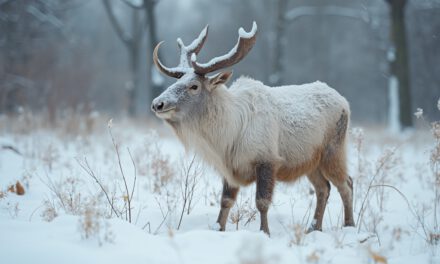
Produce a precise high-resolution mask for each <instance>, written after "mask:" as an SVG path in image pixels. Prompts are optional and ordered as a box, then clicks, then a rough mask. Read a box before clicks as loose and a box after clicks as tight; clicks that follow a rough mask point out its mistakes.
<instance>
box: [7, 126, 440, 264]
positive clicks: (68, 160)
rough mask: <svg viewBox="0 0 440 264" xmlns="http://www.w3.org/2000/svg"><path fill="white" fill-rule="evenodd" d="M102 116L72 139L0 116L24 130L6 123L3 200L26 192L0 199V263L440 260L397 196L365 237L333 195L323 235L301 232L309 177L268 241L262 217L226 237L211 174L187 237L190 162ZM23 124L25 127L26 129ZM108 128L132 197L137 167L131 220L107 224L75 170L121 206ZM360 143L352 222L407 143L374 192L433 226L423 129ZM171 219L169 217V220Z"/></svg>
mask: <svg viewBox="0 0 440 264" xmlns="http://www.w3.org/2000/svg"><path fill="white" fill-rule="evenodd" d="M100 118H101V117H98V121H96V127H98V128H97V129H96V130H94V131H92V132H91V133H85V132H84V133H79V134H75V135H72V134H66V133H69V130H66V129H65V128H66V127H68V126H67V124H66V127H64V128H63V127H60V128H55V129H44V128H38V127H41V126H38V125H33V121H30V122H28V121H27V122H24V121H20V122H22V123H19V121H14V122H12V123H7V122H8V121H5V120H4V119H0V122H6V123H7V124H9V125H8V126H7V127H8V129H10V128H9V127H11V126H12V127H17V129H15V130H13V129H11V130H10V131H5V127H6V126H2V129H3V130H2V132H1V133H2V134H1V135H2V136H1V139H0V144H1V145H12V146H14V147H16V148H17V149H18V150H20V152H21V153H22V155H19V154H17V153H14V152H12V151H10V150H6V149H0V191H5V190H6V189H7V187H8V186H9V185H10V184H14V183H15V182H16V181H17V180H18V181H20V182H21V183H23V185H24V186H25V189H26V193H25V195H23V196H18V195H16V194H14V193H7V194H6V196H5V197H3V198H0V232H1V236H0V245H1V246H0V256H2V257H1V262H2V263H17V264H20V263H106V264H108V263H337V264H345V263H350V264H351V263H375V262H374V259H378V257H379V256H383V257H384V258H385V259H386V260H387V261H388V263H399V264H401V263H402V264H405V263H439V261H440V258H439V255H438V254H439V248H438V247H439V246H438V245H435V244H434V245H430V244H429V243H427V242H426V240H425V238H424V237H423V230H422V227H421V225H420V223H419V222H418V220H417V218H416V217H415V216H414V215H413V214H412V212H411V210H408V205H407V204H406V202H405V201H404V199H403V198H402V197H401V195H399V193H397V192H396V191H393V190H391V189H383V190H382V189H379V188H376V189H375V190H373V189H372V190H371V193H370V199H369V200H368V207H367V210H366V211H365V213H364V218H363V223H362V226H361V229H360V230H358V227H356V228H353V227H347V228H343V227H341V223H342V219H343V216H342V204H341V201H340V197H339V195H338V193H337V190H336V189H335V188H332V191H331V194H330V198H329V201H328V206H327V209H326V211H325V215H324V223H323V232H312V233H309V234H304V230H305V229H306V228H307V227H308V226H309V225H310V224H312V217H311V215H312V214H313V208H314V204H315V195H314V194H313V193H310V187H311V186H310V184H309V183H308V182H307V181H306V180H299V181H298V182H296V183H295V184H291V185H284V184H277V186H276V190H275V192H274V193H275V197H274V201H273V204H272V206H271V208H270V210H269V225H270V228H271V237H268V236H266V235H265V234H263V233H262V232H260V231H259V216H258V214H257V215H256V218H255V219H250V221H249V223H246V220H242V221H240V223H239V224H238V230H236V224H235V223H232V222H231V221H232V220H231V219H229V220H228V224H227V227H226V229H227V230H226V232H219V231H216V230H217V229H218V226H217V224H216V223H215V221H216V218H217V213H218V210H219V208H220V205H219V194H220V190H221V180H220V178H219V177H218V175H217V174H216V173H215V172H214V171H213V170H211V169H210V168H204V169H203V173H201V174H199V175H198V178H197V179H198V181H197V185H196V186H195V194H194V197H195V198H194V201H193V204H192V208H191V211H190V213H189V214H187V213H186V212H185V214H184V216H183V219H182V223H181V228H180V229H179V230H177V229H176V227H177V224H178V221H179V218H180V212H181V208H182V196H181V192H182V188H181V187H182V186H181V185H180V184H181V183H182V181H181V179H182V176H181V175H180V170H179V168H180V165H179V164H181V163H182V162H187V161H188V159H190V157H191V156H192V155H191V154H190V153H185V150H184V148H183V146H182V145H181V144H180V143H179V142H178V141H177V140H176V139H175V137H174V136H173V135H172V134H171V133H170V130H169V129H167V128H164V127H161V126H154V127H153V126H151V125H139V123H135V122H130V121H125V120H120V119H113V121H112V125H111V126H110V127H107V124H108V123H107V120H108V119H105V120H104V118H103V119H102V120H101V119H100ZM70 125H72V124H70ZM23 127H24V128H26V127H27V129H24V130H19V129H21V128H23ZM108 129H112V134H113V135H114V139H115V141H116V143H117V144H118V146H119V151H120V154H121V163H122V166H123V169H124V172H125V175H126V177H127V179H128V186H129V188H131V186H132V183H133V176H134V169H133V167H132V162H131V160H130V157H129V155H128V152H127V148H129V149H130V152H131V153H132V155H133V159H134V161H135V164H136V169H137V170H136V171H137V183H136V187H135V192H134V197H133V200H132V203H133V204H132V206H133V215H134V217H133V221H132V223H129V222H128V221H126V220H125V219H121V218H117V217H115V216H114V215H113V216H108V215H107V214H108V213H109V210H108V209H109V207H108V204H107V203H106V201H105V198H104V197H103V194H102V192H101V191H100V189H99V187H98V186H97V184H96V183H95V182H94V181H93V179H91V178H90V176H88V175H87V173H85V171H84V170H83V169H82V168H81V167H80V166H79V164H78V160H79V161H82V160H84V158H85V157H86V158H87V160H88V162H89V164H90V167H91V169H92V170H93V171H94V172H95V173H96V175H97V177H98V178H99V179H100V180H102V182H103V183H104V184H105V185H106V186H107V188H108V190H109V192H110V193H112V192H115V194H116V195H115V199H116V204H117V205H120V204H118V203H120V202H122V201H123V199H122V193H121V190H123V188H120V187H122V186H123V183H122V180H121V175H120V173H119V167H118V162H117V157H116V154H115V151H114V148H113V145H112V143H111V138H110V135H109V133H108V131H107V130H108ZM19 131H28V132H19ZM63 131H64V132H63ZM66 131H67V132H66ZM154 131H156V132H154ZM364 135H365V137H362V138H361V137H360V136H359V134H356V133H352V134H351V136H350V142H349V145H348V152H347V156H348V157H349V162H348V166H349V170H350V174H351V175H352V176H353V180H354V186H355V201H354V205H355V206H354V207H355V209H354V210H355V217H356V219H357V216H358V214H359V210H360V202H361V200H362V198H363V197H364V194H365V191H366V186H365V184H366V182H367V183H368V181H369V179H370V178H371V176H372V175H371V174H373V173H374V171H375V170H376V168H377V162H378V161H379V160H381V157H382V156H383V153H384V152H385V151H386V150H387V149H388V148H389V147H391V148H393V147H396V146H399V147H398V148H397V150H396V158H395V159H393V161H392V162H390V163H388V164H387V166H385V167H386V170H384V171H381V173H380V175H379V176H381V177H380V179H381V180H380V182H378V183H377V184H380V183H382V184H390V185H393V186H395V187H396V188H398V189H399V190H400V191H401V192H402V193H403V194H404V195H405V196H406V197H407V198H408V200H409V201H410V205H411V206H412V208H413V209H414V210H416V211H417V212H419V213H421V214H422V213H423V214H422V215H423V216H424V221H425V222H424V224H425V225H426V227H427V228H430V227H431V226H432V225H431V224H432V222H431V220H429V219H432V211H429V208H430V207H429V206H430V205H432V201H433V200H432V199H433V198H432V197H433V196H432V195H433V192H432V184H430V183H429V182H430V177H432V174H431V173H430V166H429V163H428V162H429V158H430V152H429V150H430V149H431V148H432V147H433V146H432V142H433V140H432V139H431V137H430V135H429V132H427V131H419V132H418V133H415V134H414V135H412V136H411V137H410V138H408V139H396V138H395V137H393V136H391V135H389V134H388V133H387V132H386V131H384V130H378V129H366V130H365V132H364ZM359 140H360V141H362V142H363V144H362V145H363V149H362V150H361V151H360V152H361V153H362V155H361V156H358V150H357V146H358V145H359ZM185 157H186V158H185ZM154 158H156V159H159V160H169V165H170V166H172V168H174V172H173V175H174V176H173V178H172V179H171V180H170V181H169V182H166V181H165V180H164V179H162V180H159V181H158V182H157V181H156V178H155V176H154V175H155V173H156V172H157V170H156V171H155V170H152V169H151V168H154V166H152V164H150V161H151V160H152V159H154ZM156 169H157V168H156ZM372 172H373V173H372ZM72 179H74V180H72ZM50 182H52V183H53V185H52V186H56V187H57V188H59V189H58V190H59V191H60V193H62V194H69V193H70V194H71V196H70V198H69V199H73V200H75V199H77V198H78V196H77V195H78V194H80V198H78V199H79V200H78V201H80V210H79V211H80V213H75V212H73V211H69V210H67V209H66V210H65V209H63V208H62V207H61V206H60V205H59V204H58V203H57V201H58V200H57V197H56V196H55V195H54V193H53V191H52V190H51V188H50V186H51V185H50ZM70 183H71V184H70ZM69 184H70V185H69ZM156 184H157V186H158V187H157V186H156ZM155 186H156V187H157V188H158V189H159V191H157V190H155ZM114 187H115V188H114ZM254 195H255V186H254V185H251V186H250V187H246V188H242V190H241V191H240V194H239V197H238V199H237V204H236V206H235V207H233V208H232V209H231V214H234V213H235V214H236V213H237V212H238V210H239V208H246V210H248V211H249V212H252V210H255V205H254V197H255V196H254ZM0 197H1V196H0ZM67 197H69V196H67ZM380 197H383V200H380V199H379V198H380ZM93 198H96V201H97V204H95V205H93V206H96V207H93V208H96V213H97V216H96V219H95V220H96V221H98V223H99V227H100V229H99V231H98V232H97V233H95V234H92V235H90V236H89V237H88V238H85V237H84V235H82V234H83V233H82V232H83V226H82V225H81V223H82V222H83V221H84V217H85V216H84V215H83V213H81V212H82V209H81V208H82V206H88V205H87V204H89V202H90V201H91V200H92V199H93ZM46 201H49V202H54V203H55V207H56V211H57V215H56V216H55V217H54V218H53V220H52V221H49V222H48V221H46V220H45V217H44V214H45V212H46V213H47V205H46V204H45V202H46ZM380 201H382V202H380ZM168 209H169V211H168ZM423 210H424V211H423ZM243 212H244V211H243ZM100 214H101V215H100ZM163 215H167V217H166V219H165V221H164V220H163ZM246 216H247V215H246ZM377 263H380V262H377Z"/></svg>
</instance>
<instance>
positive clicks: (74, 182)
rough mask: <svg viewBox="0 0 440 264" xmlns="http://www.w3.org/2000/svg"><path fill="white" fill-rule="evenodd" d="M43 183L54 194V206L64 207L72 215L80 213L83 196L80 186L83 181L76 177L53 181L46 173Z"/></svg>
mask: <svg viewBox="0 0 440 264" xmlns="http://www.w3.org/2000/svg"><path fill="white" fill-rule="evenodd" d="M43 183H44V184H45V185H46V186H47V187H48V188H49V190H50V191H51V192H52V194H53V196H54V201H55V205H54V208H62V209H63V210H64V212H66V213H68V214H72V215H79V214H80V213H81V211H82V206H83V197H82V195H81V190H80V187H81V186H82V185H83V182H82V181H81V180H80V179H79V178H76V177H66V178H64V179H61V180H59V181H55V182H54V181H52V179H51V178H50V177H49V176H48V175H46V181H43Z"/></svg>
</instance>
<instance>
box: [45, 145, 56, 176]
mask: <svg viewBox="0 0 440 264" xmlns="http://www.w3.org/2000/svg"><path fill="white" fill-rule="evenodd" d="M59 157H60V153H59V150H58V149H57V148H56V147H55V146H54V145H53V144H49V145H47V147H46V148H45V149H44V150H43V152H42V154H41V160H42V161H43V163H44V164H46V166H47V167H48V168H49V171H52V167H53V164H54V162H56V161H57V160H58V159H59Z"/></svg>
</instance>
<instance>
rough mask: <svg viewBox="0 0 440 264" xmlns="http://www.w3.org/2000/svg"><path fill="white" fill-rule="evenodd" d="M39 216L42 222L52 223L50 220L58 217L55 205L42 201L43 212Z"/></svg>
mask: <svg viewBox="0 0 440 264" xmlns="http://www.w3.org/2000/svg"><path fill="white" fill-rule="evenodd" d="M40 216H41V217H42V218H43V220H44V221H47V222H52V220H54V219H55V218H56V217H57V216H58V212H57V209H56V205H55V203H54V202H53V201H49V200H44V202H43V211H42V212H41V214H40Z"/></svg>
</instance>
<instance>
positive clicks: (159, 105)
mask: <svg viewBox="0 0 440 264" xmlns="http://www.w3.org/2000/svg"><path fill="white" fill-rule="evenodd" d="M163 106H164V103H163V102H160V103H158V104H156V110H158V111H161V110H162V109H163Z"/></svg>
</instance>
